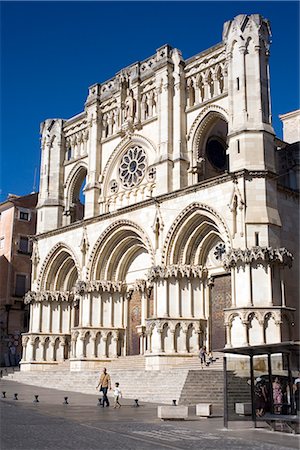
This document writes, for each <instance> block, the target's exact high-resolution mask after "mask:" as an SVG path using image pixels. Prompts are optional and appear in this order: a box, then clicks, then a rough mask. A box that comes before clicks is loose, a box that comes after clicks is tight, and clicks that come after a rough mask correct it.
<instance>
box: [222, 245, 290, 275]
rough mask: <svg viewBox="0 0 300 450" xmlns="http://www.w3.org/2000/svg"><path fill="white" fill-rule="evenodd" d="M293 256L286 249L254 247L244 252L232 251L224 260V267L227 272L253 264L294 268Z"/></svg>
mask: <svg viewBox="0 0 300 450" xmlns="http://www.w3.org/2000/svg"><path fill="white" fill-rule="evenodd" d="M293 259H294V258H293V255H292V254H291V253H290V252H289V251H288V250H287V249H286V248H284V247H282V248H272V247H259V246H257V247H252V248H250V249H249V248H246V249H244V250H242V249H240V248H238V249H234V248H232V249H230V250H229V251H228V252H227V253H226V255H225V256H224V258H223V266H224V268H225V270H230V268H232V267H236V266H237V265H245V264H251V263H257V264H268V265H271V264H272V265H273V264H279V265H282V266H288V267H292V262H293Z"/></svg>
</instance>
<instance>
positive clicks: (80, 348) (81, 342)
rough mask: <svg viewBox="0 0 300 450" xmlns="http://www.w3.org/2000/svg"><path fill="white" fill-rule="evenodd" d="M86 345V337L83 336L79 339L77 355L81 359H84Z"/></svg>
mask: <svg viewBox="0 0 300 450" xmlns="http://www.w3.org/2000/svg"><path fill="white" fill-rule="evenodd" d="M78 344H79V345H78ZM84 345H85V338H84V335H83V334H81V335H80V336H79V340H78V339H77V354H78V357H79V358H84V351H85V348H84Z"/></svg>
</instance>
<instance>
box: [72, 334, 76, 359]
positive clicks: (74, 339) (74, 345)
mask: <svg viewBox="0 0 300 450" xmlns="http://www.w3.org/2000/svg"><path fill="white" fill-rule="evenodd" d="M76 343H77V339H76V338H75V337H72V339H71V358H76Z"/></svg>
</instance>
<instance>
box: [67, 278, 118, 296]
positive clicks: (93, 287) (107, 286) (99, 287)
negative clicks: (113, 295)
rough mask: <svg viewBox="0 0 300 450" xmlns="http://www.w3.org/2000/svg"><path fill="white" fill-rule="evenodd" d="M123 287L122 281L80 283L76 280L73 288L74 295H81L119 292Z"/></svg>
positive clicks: (80, 281)
mask: <svg viewBox="0 0 300 450" xmlns="http://www.w3.org/2000/svg"><path fill="white" fill-rule="evenodd" d="M124 286H125V283H123V282H122V281H108V280H95V281H82V280H78V281H77V283H76V286H75V294H77V295H83V294H85V293H88V292H121V291H122V290H123V288H124Z"/></svg>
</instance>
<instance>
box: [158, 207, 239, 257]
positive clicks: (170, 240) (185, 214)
mask: <svg viewBox="0 0 300 450" xmlns="http://www.w3.org/2000/svg"><path fill="white" fill-rule="evenodd" d="M193 212H198V213H199V214H203V216H208V217H210V218H211V219H212V221H213V222H214V223H215V225H216V227H217V228H218V230H219V233H220V236H221V237H222V239H223V240H224V242H225V243H226V245H227V246H230V242H231V241H230V234H229V230H228V228H227V226H226V224H225V221H224V220H223V219H222V217H221V216H220V215H219V214H218V213H217V212H216V211H215V210H214V209H213V208H211V207H210V206H207V205H205V204H203V203H196V202H195V203H192V204H191V205H189V206H187V207H186V208H185V209H184V210H183V211H182V212H181V213H180V214H179V215H178V216H177V217H176V219H175V221H174V222H173V224H172V226H171V228H170V230H169V231H168V234H167V237H166V239H165V243H164V247H163V252H162V264H163V265H165V264H166V263H167V262H168V261H167V259H168V257H169V253H170V251H171V250H172V247H173V244H174V240H175V238H176V236H177V231H178V228H179V226H180V225H181V224H183V223H184V221H187V220H188V219H189V216H190V215H191V214H192V213H193Z"/></svg>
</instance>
